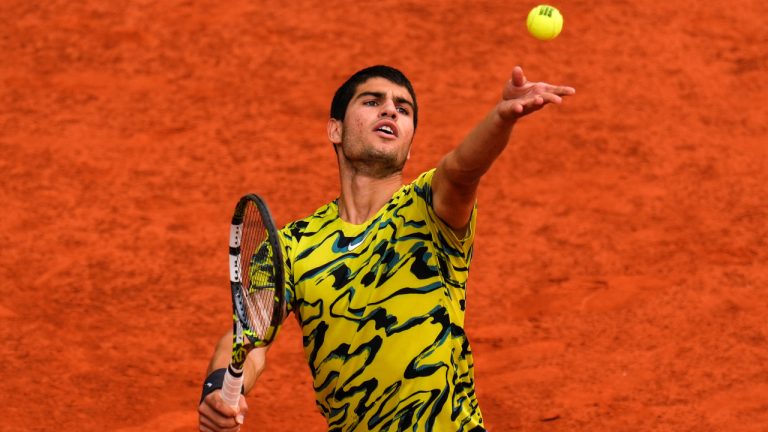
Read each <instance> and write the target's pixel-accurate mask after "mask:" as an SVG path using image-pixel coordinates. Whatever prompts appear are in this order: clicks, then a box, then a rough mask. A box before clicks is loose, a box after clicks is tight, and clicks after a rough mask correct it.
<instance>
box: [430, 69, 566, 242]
mask: <svg viewBox="0 0 768 432" xmlns="http://www.w3.org/2000/svg"><path fill="white" fill-rule="evenodd" d="M574 93H576V90H575V89H574V88H572V87H567V86H559V85H552V84H547V83H544V82H531V81H528V79H527V78H526V77H525V74H524V73H523V69H522V68H521V67H520V66H516V67H515V68H514V69H513V71H512V77H511V78H510V79H509V81H507V82H506V84H505V85H504V89H503V90H502V94H501V100H500V101H499V102H498V103H497V104H496V106H495V107H494V108H493V109H492V110H491V112H490V113H488V115H487V116H486V117H485V118H484V119H483V120H482V121H481V122H480V123H479V124H478V125H477V126H476V127H475V128H474V129H473V130H472V131H471V132H470V133H469V135H467V137H466V138H465V139H464V140H463V141H462V142H461V144H459V146H458V147H456V148H455V149H453V150H452V151H451V152H449V153H448V154H447V155H445V157H444V158H443V159H442V160H441V161H440V163H439V164H438V167H437V171H436V172H435V178H434V180H433V184H432V194H433V203H434V207H435V212H436V213H437V214H438V216H440V218H441V219H443V220H444V221H445V222H446V223H447V224H448V225H450V226H451V227H453V228H454V229H456V230H458V231H463V230H464V229H465V227H466V224H467V223H468V221H469V216H470V214H471V213H472V208H473V207H474V204H475V196H476V192H477V186H478V185H479V184H480V179H481V178H482V176H483V175H484V174H485V173H486V172H487V171H488V169H490V167H491V165H492V164H493V161H495V160H496V158H497V157H498V156H499V155H500V154H501V152H502V151H503V150H504V148H506V146H507V143H508V142H509V137H510V134H511V132H512V127H513V126H514V125H515V123H516V122H517V120H519V119H520V118H521V117H524V116H526V115H528V114H531V113H533V112H535V111H538V110H540V109H541V108H543V107H544V106H545V105H547V104H552V103H554V104H559V103H561V102H562V100H563V97H565V96H569V95H572V94H574Z"/></svg>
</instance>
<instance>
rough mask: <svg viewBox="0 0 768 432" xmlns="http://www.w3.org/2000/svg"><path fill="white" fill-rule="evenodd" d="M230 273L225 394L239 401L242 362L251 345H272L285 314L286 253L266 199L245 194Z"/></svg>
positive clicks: (232, 239)
mask: <svg viewBox="0 0 768 432" xmlns="http://www.w3.org/2000/svg"><path fill="white" fill-rule="evenodd" d="M229 279H230V287H231V290H232V316H233V319H234V328H233V333H232V360H231V362H230V364H229V367H228V368H227V373H226V374H225V375H224V384H223V386H222V389H221V397H222V398H223V399H224V401H225V402H226V403H227V404H229V405H230V406H232V407H237V405H238V401H239V399H240V392H241V389H242V386H243V364H244V363H245V358H246V357H247V356H248V353H249V352H250V351H251V349H253V348H255V347H262V346H266V345H269V343H271V342H272V340H273V339H274V337H275V334H276V333H277V329H278V327H279V326H280V323H281V322H282V320H283V317H284V310H285V289H284V274H283V254H282V249H281V248H280V240H279V238H278V234H277V229H276V228H275V222H274V220H273V219H272V215H271V214H270V213H269V209H268V208H267V205H266V203H264V200H262V199H261V197H259V196H258V195H255V194H248V195H245V196H243V197H242V198H240V201H238V202H237V205H236V206H235V213H234V215H233V216H232V225H231V227H230V230H229Z"/></svg>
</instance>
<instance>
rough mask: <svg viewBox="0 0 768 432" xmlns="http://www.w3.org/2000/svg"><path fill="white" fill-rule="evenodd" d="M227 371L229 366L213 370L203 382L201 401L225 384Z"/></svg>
mask: <svg viewBox="0 0 768 432" xmlns="http://www.w3.org/2000/svg"><path fill="white" fill-rule="evenodd" d="M226 373H227V368H221V369H216V370H215V371H213V372H211V374H210V375H208V377H207V378H205V382H204V383H203V394H202V395H201V396H200V403H198V405H199V404H201V403H203V399H205V397H206V396H208V395H209V394H211V393H213V392H214V391H216V390H220V389H221V388H222V387H223V386H224V375H225V374H226Z"/></svg>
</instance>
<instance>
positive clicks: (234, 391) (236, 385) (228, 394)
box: [221, 368, 243, 408]
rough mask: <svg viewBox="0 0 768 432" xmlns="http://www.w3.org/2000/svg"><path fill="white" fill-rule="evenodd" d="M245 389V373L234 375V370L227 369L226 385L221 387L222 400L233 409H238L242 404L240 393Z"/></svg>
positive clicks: (225, 375)
mask: <svg viewBox="0 0 768 432" xmlns="http://www.w3.org/2000/svg"><path fill="white" fill-rule="evenodd" d="M242 388H243V373H242V372H240V373H239V374H238V375H233V374H232V370H231V369H230V368H227V373H226V374H224V384H223V385H222V387H221V398H222V399H224V402H225V403H226V404H227V405H229V406H231V407H232V408H237V407H238V405H239V402H240V391H241V389H242Z"/></svg>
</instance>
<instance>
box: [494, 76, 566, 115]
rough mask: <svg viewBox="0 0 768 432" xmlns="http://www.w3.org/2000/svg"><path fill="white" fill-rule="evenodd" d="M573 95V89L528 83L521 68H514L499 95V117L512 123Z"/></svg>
mask: <svg viewBox="0 0 768 432" xmlns="http://www.w3.org/2000/svg"><path fill="white" fill-rule="evenodd" d="M574 93H576V89H574V88H573V87H567V86H558V85H552V84H547V83H544V82H532V81H528V79H527V78H526V77H525V74H524V73H523V68H521V67H520V66H515V68H514V69H513V70H512V77H511V78H510V79H509V81H507V83H506V85H505V86H504V90H503V91H502V93H501V99H502V100H501V102H500V103H499V105H498V111H499V116H500V117H501V118H502V119H503V120H506V121H514V120H517V119H518V118H520V117H522V116H524V115H527V114H530V113H532V112H534V111H538V110H540V109H541V108H542V107H544V105H546V104H549V103H555V104H559V103H561V102H562V101H563V96H569V95H572V94H574Z"/></svg>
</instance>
